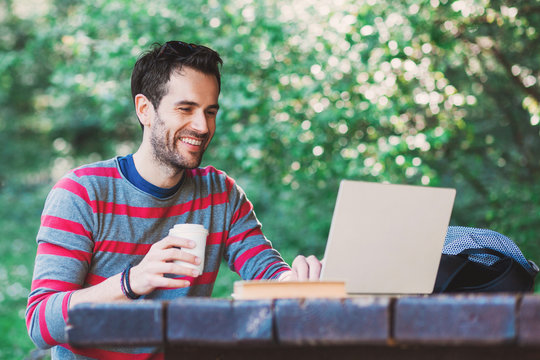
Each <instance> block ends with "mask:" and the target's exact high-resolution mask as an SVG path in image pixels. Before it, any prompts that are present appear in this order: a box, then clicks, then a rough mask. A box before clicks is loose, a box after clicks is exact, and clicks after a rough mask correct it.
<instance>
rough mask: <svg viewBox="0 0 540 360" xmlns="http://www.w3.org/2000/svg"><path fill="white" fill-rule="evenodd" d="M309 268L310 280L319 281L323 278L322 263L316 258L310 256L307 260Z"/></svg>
mask: <svg viewBox="0 0 540 360" xmlns="http://www.w3.org/2000/svg"><path fill="white" fill-rule="evenodd" d="M306 260H307V263H308V266H309V280H312V281H313V280H319V278H320V276H321V266H322V265H321V262H320V261H319V259H317V258H316V257H315V256H313V255H311V256H308V258H307V259H306Z"/></svg>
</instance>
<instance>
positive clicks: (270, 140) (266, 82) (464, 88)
mask: <svg viewBox="0 0 540 360" xmlns="http://www.w3.org/2000/svg"><path fill="white" fill-rule="evenodd" d="M538 24H540V3H538V1H530V2H529V1H496V0H492V1H490V0H458V1H449V0H431V1H411V0H399V1H395V0H376V1H375V0H333V1H331V2H330V1H315V0H295V1H288V0H261V1H254V0H253V1H252V0H219V1H218V0H205V1H203V0H193V1H175V0H154V1H146V0H145V1H141V0H117V1H104V0H94V1H74V0H0V39H1V40H0V106H1V110H2V111H1V112H0V142H1V144H2V146H1V147H0V159H1V160H2V161H0V256H1V261H0V334H1V335H0V358H5V359H16V358H25V357H27V356H28V355H29V353H30V352H31V351H32V349H33V345H32V343H31V342H30V340H29V338H28V336H27V335H26V328H25V323H24V309H25V306H26V296H27V294H28V292H29V289H30V281H31V275H32V268H33V261H34V257H35V251H36V245H35V235H36V232H37V229H38V226H39V219H40V214H41V208H42V206H43V202H44V199H45V196H46V194H47V192H48V191H49V189H50V188H51V186H52V184H53V183H54V182H55V181H56V180H57V179H58V178H59V177H60V176H61V175H63V174H64V173H65V172H66V171H67V170H69V169H71V168H73V167H75V166H78V165H80V164H83V163H87V162H90V161H95V160H99V159H104V158H109V157H112V156H114V155H116V154H119V155H125V154H127V153H130V152H133V151H134V150H135V149H136V147H137V145H138V143H139V141H140V138H141V133H140V128H139V125H138V122H137V119H136V117H135V114H134V111H133V107H132V103H131V97H130V89H129V77H130V74H131V69H132V67H133V64H134V62H135V60H136V58H137V56H138V55H139V54H140V53H141V52H142V51H144V50H145V49H147V48H148V47H149V46H150V45H151V44H152V43H153V42H155V41H159V42H164V41H167V40H171V39H178V40H184V41H188V42H195V43H202V44H206V45H208V46H210V47H212V48H214V49H216V50H217V51H218V52H220V54H221V55H222V57H223V59H224V62H225V63H224V66H223V88H222V93H221V97H220V104H221V107H222V110H221V111H220V115H219V117H218V128H217V131H216V136H215V138H214V142H213V144H212V145H211V147H210V149H209V150H208V152H207V155H206V158H205V163H206V164H212V165H214V166H216V167H217V168H220V169H223V170H225V171H226V172H227V173H228V174H229V175H231V176H232V177H233V178H235V179H237V181H238V182H239V183H240V185H241V186H243V187H244V189H245V190H246V192H247V194H248V196H249V198H250V199H251V201H252V202H253V203H254V206H255V210H256V212H257V215H258V217H259V219H260V220H261V222H262V223H263V225H264V231H265V234H266V236H267V237H268V238H269V239H270V240H272V242H273V243H274V245H275V247H277V248H278V249H279V250H280V251H281V252H282V254H283V255H284V257H285V259H286V260H287V261H289V262H290V261H292V259H293V258H294V256H295V255H296V254H298V253H303V254H310V253H313V254H315V255H317V256H319V257H320V256H322V255H323V252H324V246H325V241H326V237H327V234H328V229H329V224H330V220H331V214H332V210H333V206H334V201H335V197H336V194H337V188H338V185H339V181H340V180H341V179H342V178H348V179H358V180H366V181H377V182H383V181H387V182H392V183H407V184H418V185H430V186H445V187H454V188H457V190H458V195H457V199H456V204H455V208H454V213H453V216H452V224H457V225H463V226H474V227H484V228H490V229H493V230H495V231H499V232H501V233H503V234H505V235H507V236H509V237H511V238H512V239H513V240H514V241H515V242H516V243H517V244H518V245H519V246H520V247H521V249H522V250H523V252H524V253H525V255H526V256H527V257H528V258H530V259H532V260H535V261H536V262H537V263H540V242H539V240H540V239H539V234H538V233H539V230H540V181H538V179H539V177H540V160H539V158H538V154H540V135H539V128H540V126H539V123H540V107H539V103H540V86H539V82H540V77H539V75H540V29H539V27H538ZM235 279H237V276H236V275H235V274H232V273H231V272H229V271H222V272H220V276H219V278H218V283H217V285H216V290H215V296H220V297H222V296H229V294H230V292H231V288H232V281H234V280H235Z"/></svg>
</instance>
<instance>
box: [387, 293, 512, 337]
mask: <svg viewBox="0 0 540 360" xmlns="http://www.w3.org/2000/svg"><path fill="white" fill-rule="evenodd" d="M515 309H516V298H515V297H514V296H510V295H489V296H486V295H453V296H448V295H439V296H436V295H435V296H430V297H404V298H399V299H397V301H396V304H395V315H394V316H395V322H394V337H395V340H396V341H397V343H401V344H463V345H488V344H510V343H513V342H515V340H516V327H515V323H516V311H515Z"/></svg>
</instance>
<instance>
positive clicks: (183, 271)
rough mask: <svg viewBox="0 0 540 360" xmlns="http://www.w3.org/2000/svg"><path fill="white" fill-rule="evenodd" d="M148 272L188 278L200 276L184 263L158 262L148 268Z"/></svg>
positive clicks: (197, 271)
mask: <svg viewBox="0 0 540 360" xmlns="http://www.w3.org/2000/svg"><path fill="white" fill-rule="evenodd" d="M148 271H149V272H151V273H154V274H159V275H160V276H162V274H174V275H186V276H199V275H200V272H199V270H197V269H193V268H191V267H189V266H186V265H184V264H183V263H182V262H180V261H179V262H157V263H154V264H152V266H149V267H148Z"/></svg>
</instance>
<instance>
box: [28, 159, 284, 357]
mask: <svg viewBox="0 0 540 360" xmlns="http://www.w3.org/2000/svg"><path fill="white" fill-rule="evenodd" d="M179 223H195V224H202V225H204V226H205V227H206V228H207V229H208V230H209V235H208V239H207V246H206V255H205V256H206V257H205V266H204V273H203V274H202V275H201V276H198V277H196V278H189V279H190V280H191V286H190V287H188V288H182V289H157V290H155V291H154V292H152V293H151V294H148V295H146V296H144V298H146V299H173V298H177V297H180V296H210V294H211V292H212V288H213V285H214V281H215V279H216V276H217V273H218V269H219V265H220V262H221V259H222V257H224V258H225V259H226V261H227V262H228V264H229V267H230V268H231V269H232V270H234V271H236V272H237V273H238V274H239V275H240V276H241V277H242V278H243V279H269V278H276V277H277V276H278V275H279V274H280V273H281V272H282V271H284V270H288V269H289V267H288V265H287V264H286V263H284V262H283V260H282V258H281V256H280V254H279V253H278V252H277V251H276V250H274V249H273V248H272V244H271V243H270V242H269V241H268V240H267V239H266V238H265V237H264V235H263V233H262V231H261V225H260V223H259V222H258V220H257V218H256V217H255V213H254V211H253V206H252V205H251V203H250V202H249V201H248V200H247V198H246V196H245V194H244V192H243V191H242V189H241V188H240V187H239V186H238V185H236V184H235V182H234V180H232V179H231V178H230V177H229V176H227V175H226V174H225V173H223V172H222V171H219V170H216V169H215V168H213V167H206V168H197V169H193V170H186V172H185V175H184V178H183V183H182V185H181V187H180V189H179V190H178V191H176V192H175V193H174V194H173V195H172V196H170V197H167V198H164V199H162V198H158V197H155V196H153V195H151V194H148V193H146V192H144V191H142V190H140V189H139V188H137V187H136V186H135V185H133V184H132V183H131V182H129V181H128V180H127V179H126V178H125V177H124V175H123V174H122V172H121V171H120V168H119V164H118V158H114V159H110V160H106V161H102V162H98V163H94V164H90V165H85V166H82V167H80V168H77V169H75V170H72V171H71V172H70V173H69V174H67V175H66V176H64V177H63V178H62V179H61V180H60V181H59V182H58V183H57V184H56V185H55V186H54V187H53V189H52V191H51V192H50V193H49V196H48V197H47V200H46V203H45V207H44V210H43V214H42V217H41V227H40V229H39V232H38V235H37V243H38V250H37V256H36V262H35V268H34V275H33V280H32V289H31V292H30V295H29V298H28V307H27V309H26V324H27V328H28V332H29V334H30V337H31V338H32V340H33V341H34V342H35V344H36V345H37V346H39V347H41V348H48V347H54V348H53V352H52V354H53V358H59V359H69V358H74V359H86V358H96V359H98V358H99V359H104V358H110V359H124V358H129V359H137V358H143V359H144V358H148V357H149V355H148V354H149V353H151V352H152V351H151V350H150V349H123V350H122V349H119V351H113V350H110V349H109V350H98V349H90V350H89V349H86V350H84V351H79V350H77V349H72V348H70V347H69V345H67V344H66V338H65V326H66V323H67V320H68V319H67V309H68V302H69V297H70V295H71V293H72V292H73V291H75V290H77V289H80V288H84V287H88V286H92V285H95V284H98V283H100V282H101V281H103V280H105V279H106V278H108V277H110V276H113V275H115V274H118V273H120V272H122V270H123V269H124V268H125V267H126V266H127V264H128V263H132V264H134V265H136V264H137V263H139V262H140V261H141V260H142V258H143V257H144V255H145V254H146V253H147V252H148V250H149V249H150V246H151V245H152V244H154V243H155V242H157V241H159V240H161V239H162V238H164V237H165V236H167V234H168V230H169V229H170V228H171V227H173V226H174V225H175V224H179ZM119 286H120V284H119ZM77 353H78V354H77ZM134 353H138V355H135V354H134ZM152 358H153V357H152Z"/></svg>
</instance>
